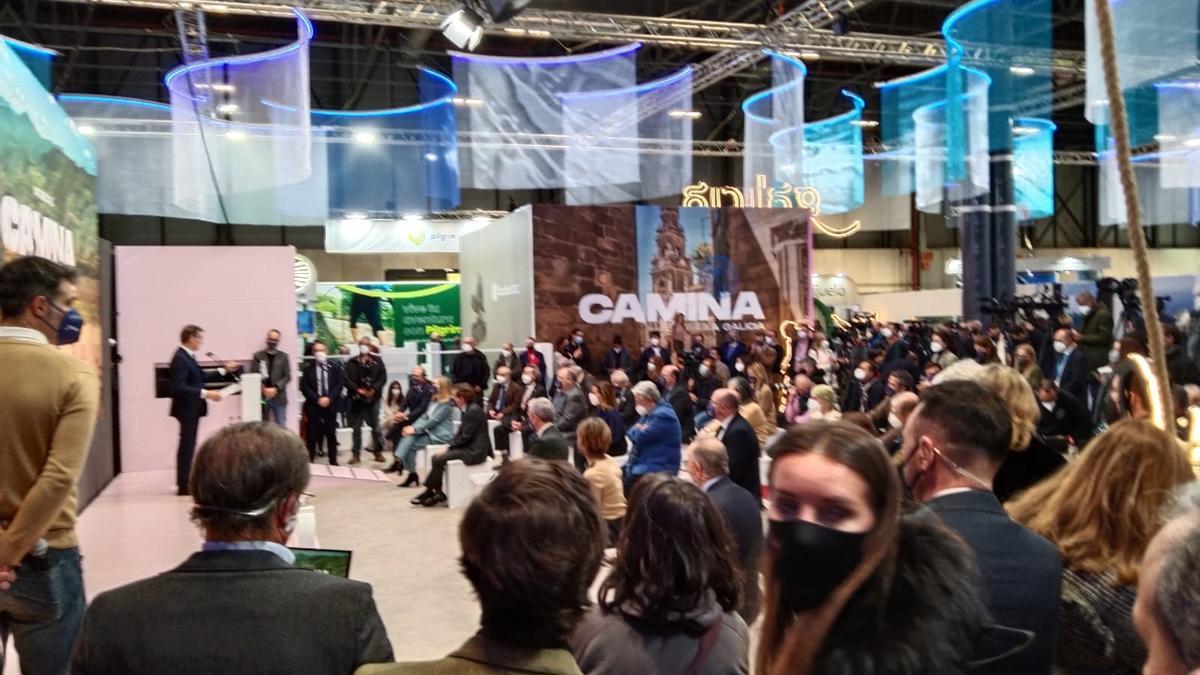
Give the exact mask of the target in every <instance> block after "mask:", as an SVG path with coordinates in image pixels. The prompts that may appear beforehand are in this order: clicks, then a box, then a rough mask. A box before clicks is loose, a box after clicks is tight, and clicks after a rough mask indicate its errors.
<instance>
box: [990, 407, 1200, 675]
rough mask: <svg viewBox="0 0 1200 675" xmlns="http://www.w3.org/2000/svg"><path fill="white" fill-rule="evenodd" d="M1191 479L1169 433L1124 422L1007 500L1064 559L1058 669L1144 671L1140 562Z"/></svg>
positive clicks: (1072, 671) (1183, 456)
mask: <svg viewBox="0 0 1200 675" xmlns="http://www.w3.org/2000/svg"><path fill="white" fill-rule="evenodd" d="M1194 478H1195V476H1194V475H1193V473H1192V467H1191V466H1190V465H1189V463H1188V460H1187V455H1186V454H1185V453H1184V451H1183V450H1182V449H1181V448H1180V447H1179V445H1178V444H1176V443H1175V440H1174V439H1173V438H1172V437H1171V435H1170V434H1168V433H1166V432H1164V431H1161V430H1159V429H1157V428H1155V427H1154V425H1153V424H1150V423H1149V422H1143V421H1133V420H1127V421H1124V422H1119V423H1117V424H1116V425H1114V426H1113V427H1112V428H1110V429H1109V430H1108V431H1107V432H1105V433H1104V434H1102V435H1101V436H1100V437H1098V438H1097V439H1096V440H1094V441H1092V443H1091V444H1089V445H1088V446H1087V448H1085V449H1084V451H1083V453H1081V455H1080V457H1079V459H1078V460H1076V461H1075V462H1073V463H1071V464H1069V465H1067V468H1065V469H1063V470H1062V471H1060V472H1059V473H1058V474H1056V475H1055V476H1054V477H1052V478H1050V479H1049V480H1047V481H1045V482H1043V483H1041V484H1039V485H1036V486H1034V487H1032V488H1030V489H1029V491H1028V492H1025V493H1024V494H1023V495H1021V496H1020V498H1018V499H1017V500H1015V501H1013V502H1012V503H1010V504H1009V507H1008V510H1009V513H1011V514H1012V516H1013V518H1015V519H1017V520H1018V521H1020V522H1022V523H1024V524H1025V525H1026V526H1027V527H1029V528H1030V529H1031V530H1033V531H1034V532H1037V533H1038V534H1040V535H1042V536H1044V537H1046V538H1047V539H1049V540H1050V541H1051V542H1052V543H1053V544H1054V545H1055V546H1057V547H1058V550H1059V551H1060V552H1062V555H1063V566H1064V570H1063V589H1062V593H1063V595H1062V604H1061V608H1060V609H1059V620H1060V621H1061V625H1060V626H1059V630H1058V648H1057V649H1056V650H1055V655H1054V665H1055V667H1056V672H1058V673H1062V674H1064V675H1074V674H1080V675H1082V674H1085V673H1097V672H1104V673H1137V672H1139V669H1140V668H1141V665H1142V663H1143V662H1144V661H1145V660H1146V650H1145V649H1144V648H1143V647H1142V644H1141V642H1140V641H1139V640H1138V637H1137V634H1136V632H1135V630H1134V627H1133V623H1132V619H1131V616H1130V613H1131V612H1132V611H1133V602H1134V598H1135V595H1136V593H1135V591H1136V586H1137V579H1138V574H1139V571H1140V568H1141V566H1142V556H1143V555H1144V554H1145V552H1146V548H1147V547H1148V546H1149V545H1150V540H1151V539H1153V538H1154V535H1155V533H1157V532H1158V529H1159V525H1160V521H1159V514H1160V513H1161V512H1162V508H1163V506H1164V505H1165V503H1166V501H1167V500H1168V499H1169V497H1170V495H1171V493H1172V492H1173V491H1174V490H1175V488H1177V487H1179V486H1181V485H1184V484H1186V483H1187V482H1189V481H1191V480H1193V479H1194Z"/></svg>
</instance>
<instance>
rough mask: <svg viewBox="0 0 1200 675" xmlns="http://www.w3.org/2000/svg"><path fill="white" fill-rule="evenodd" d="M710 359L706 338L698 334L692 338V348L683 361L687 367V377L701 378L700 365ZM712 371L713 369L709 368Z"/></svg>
mask: <svg viewBox="0 0 1200 675" xmlns="http://www.w3.org/2000/svg"><path fill="white" fill-rule="evenodd" d="M707 357H708V348H707V347H705V346H704V336H703V335H701V334H699V333H696V334H695V335H693V336H692V346H691V347H688V349H687V351H685V352H684V353H683V361H684V364H685V365H686V366H687V368H686V370H687V376H688V377H689V378H691V379H693V380H694V379H698V378H699V377H700V364H702V363H703V362H704V359H705V358H707ZM709 371H710V372H711V371H712V367H711V366H710V367H709Z"/></svg>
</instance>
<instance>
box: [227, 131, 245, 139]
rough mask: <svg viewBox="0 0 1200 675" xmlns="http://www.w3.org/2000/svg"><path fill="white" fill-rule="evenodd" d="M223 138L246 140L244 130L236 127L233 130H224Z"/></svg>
mask: <svg viewBox="0 0 1200 675" xmlns="http://www.w3.org/2000/svg"><path fill="white" fill-rule="evenodd" d="M225 138H228V139H229V140H231V141H244V140H246V132H244V131H238V130H236V129H234V130H233V131H226V132H225Z"/></svg>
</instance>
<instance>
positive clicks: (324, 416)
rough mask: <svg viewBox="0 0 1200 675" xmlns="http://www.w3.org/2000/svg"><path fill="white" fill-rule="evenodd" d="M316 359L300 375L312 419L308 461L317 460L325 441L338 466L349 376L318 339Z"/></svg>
mask: <svg viewBox="0 0 1200 675" xmlns="http://www.w3.org/2000/svg"><path fill="white" fill-rule="evenodd" d="M312 355H313V362H312V365H310V366H309V367H308V368H306V369H305V370H304V374H303V375H301V376H300V393H302V394H303V395H304V415H305V417H307V418H308V429H307V431H306V433H305V435H304V436H305V440H306V441H307V443H308V460H309V461H310V462H315V461H317V444H318V443H320V442H321V440H322V439H324V440H325V453H326V455H328V457H329V465H330V466H337V465H338V460H337V452H338V442H337V411H338V410H339V409H340V408H341V404H342V391H343V390H344V389H345V386H346V383H345V376H344V375H343V374H342V366H341V364H340V363H338V362H337V361H330V360H329V349H328V348H327V347H326V346H325V344H324V343H322V342H320V341H317V342H314V343H313V345H312Z"/></svg>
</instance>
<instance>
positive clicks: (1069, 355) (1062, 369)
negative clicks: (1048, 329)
mask: <svg viewBox="0 0 1200 675" xmlns="http://www.w3.org/2000/svg"><path fill="white" fill-rule="evenodd" d="M1105 353H1106V354H1107V353H1108V352H1107V350H1105ZM1054 354H1055V356H1054V358H1052V359H1050V363H1052V364H1053V367H1052V368H1051V369H1050V370H1049V371H1048V372H1049V375H1050V376H1052V377H1053V378H1054V384H1055V385H1057V386H1058V388H1060V389H1062V390H1063V391H1065V392H1067V393H1068V394H1070V395H1072V396H1074V397H1075V398H1077V399H1079V400H1080V401H1086V400H1088V385H1089V383H1090V382H1091V381H1092V374H1091V371H1090V369H1089V368H1088V364H1087V359H1086V358H1084V356H1083V353H1082V352H1080V351H1079V349H1078V348H1077V347H1076V346H1075V333H1074V331H1072V330H1071V329H1070V328H1059V329H1058V330H1057V331H1055V332H1054Z"/></svg>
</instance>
